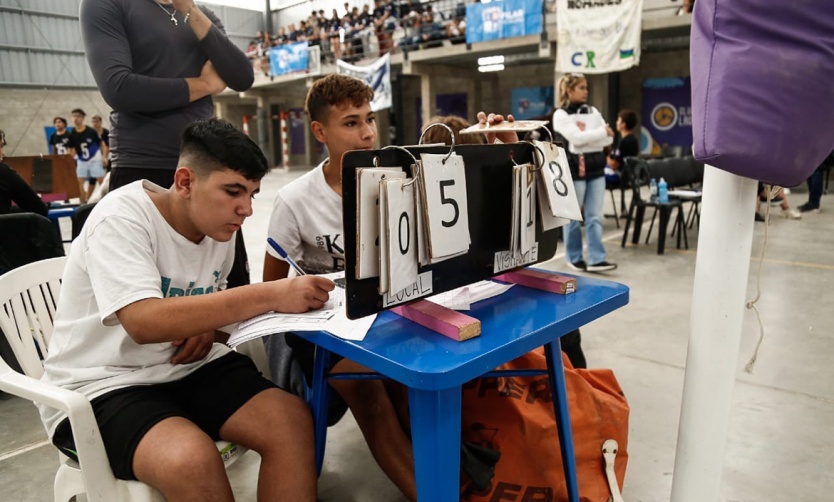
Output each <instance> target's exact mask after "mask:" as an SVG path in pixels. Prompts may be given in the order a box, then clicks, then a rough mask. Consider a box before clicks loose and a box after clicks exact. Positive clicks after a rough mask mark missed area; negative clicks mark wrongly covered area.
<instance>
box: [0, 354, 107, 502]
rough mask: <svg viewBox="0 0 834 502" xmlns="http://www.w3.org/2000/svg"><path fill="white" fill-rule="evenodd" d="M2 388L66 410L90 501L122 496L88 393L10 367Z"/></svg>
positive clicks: (1, 380)
mask: <svg viewBox="0 0 834 502" xmlns="http://www.w3.org/2000/svg"><path fill="white" fill-rule="evenodd" d="M0 390H3V391H5V392H8V393H10V394H13V395H16V396H19V397H22V398H26V399H29V400H31V401H33V402H36V403H41V404H44V405H46V406H49V407H51V408H55V409H58V410H61V411H63V412H64V413H66V414H67V416H68V417H69V420H70V425H71V426H72V432H73V437H74V438H75V446H76V450H77V453H78V460H79V464H80V465H81V475H82V477H83V479H84V486H85V487H86V489H87V497H88V500H103V501H112V500H118V499H119V497H118V494H117V490H116V478H115V477H114V476H113V471H112V470H111V468H110V463H109V461H108V459H107V452H106V451H105V450H104V443H103V442H102V440H101V433H100V432H99V429H98V423H97V422H96V417H95V415H94V414H93V407H92V406H91V405H90V401H89V400H88V399H87V398H86V397H84V395H82V394H80V393H78V392H75V391H71V390H67V389H63V388H61V387H58V386H56V385H52V384H48V383H45V382H42V381H40V380H36V379H34V378H31V377H28V376H26V375H21V374H20V373H17V372H16V371H13V370H12V369H11V368H8V367H6V368H5V371H4V372H2V373H0Z"/></svg>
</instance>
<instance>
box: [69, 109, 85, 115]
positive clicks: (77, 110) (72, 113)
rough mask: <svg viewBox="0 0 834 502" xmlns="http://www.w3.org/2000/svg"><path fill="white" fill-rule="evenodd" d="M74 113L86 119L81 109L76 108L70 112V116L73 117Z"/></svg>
mask: <svg viewBox="0 0 834 502" xmlns="http://www.w3.org/2000/svg"><path fill="white" fill-rule="evenodd" d="M76 113H78V114H80V115H81V116H82V117H86V116H87V114H86V113H85V112H84V110H82V109H81V108H76V109H75V110H73V111H71V112H70V114H71V115H75V114H76Z"/></svg>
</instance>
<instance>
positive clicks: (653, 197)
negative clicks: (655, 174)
mask: <svg viewBox="0 0 834 502" xmlns="http://www.w3.org/2000/svg"><path fill="white" fill-rule="evenodd" d="M649 194H650V195H651V201H652V202H654V201H656V200H657V180H655V179H654V178H652V179H651V181H650V182H649Z"/></svg>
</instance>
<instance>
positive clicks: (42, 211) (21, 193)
mask: <svg viewBox="0 0 834 502" xmlns="http://www.w3.org/2000/svg"><path fill="white" fill-rule="evenodd" d="M5 147H6V134H5V133H4V132H3V131H0V214H7V213H9V212H11V211H12V202H14V203H15V204H16V205H17V208H16V209H15V210H16V211H19V212H26V213H37V214H39V215H41V216H46V213H47V212H48V211H49V210H48V208H47V207H46V204H44V203H43V202H41V198H40V197H38V194H36V193H35V191H34V190H32V187H30V186H29V184H28V183H26V182H25V181H23V178H21V177H20V175H19V174H17V172H16V171H15V170H14V169H12V168H11V167H9V166H7V165H6V164H3V159H4V158H5V157H6V152H5Z"/></svg>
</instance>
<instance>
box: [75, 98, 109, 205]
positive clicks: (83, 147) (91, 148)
mask: <svg viewBox="0 0 834 502" xmlns="http://www.w3.org/2000/svg"><path fill="white" fill-rule="evenodd" d="M86 116H87V114H86V113H84V110H82V109H81V108H76V109H75V110H73V111H72V123H73V125H74V126H75V129H74V130H73V131H72V132H70V142H71V144H72V146H73V148H75V158H76V168H75V175H76V176H78V192H79V194H80V198H81V203H82V204H86V203H87V199H89V198H90V196H91V195H92V194H93V190H95V188H96V184H97V183H98V184H100V183H101V182H102V180H103V179H104V159H106V158H107V156H108V155H109V154H110V152H109V149H108V148H107V144H106V143H105V142H104V141H102V139H101V137H100V136H99V135H98V133H97V132H96V131H95V130H94V129H92V128H90V127H87V125H86V124H84V119H85V117H86ZM87 179H91V180H94V182H93V183H89V184H88V186H87V189H86V191H85V190H84V183H85V182H86V181H87Z"/></svg>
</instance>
